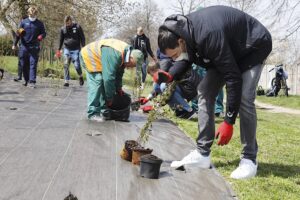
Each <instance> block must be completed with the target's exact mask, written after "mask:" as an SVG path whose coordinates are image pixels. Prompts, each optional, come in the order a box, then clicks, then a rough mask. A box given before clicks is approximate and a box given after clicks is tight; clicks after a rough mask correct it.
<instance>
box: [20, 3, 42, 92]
mask: <svg viewBox="0 0 300 200" xmlns="http://www.w3.org/2000/svg"><path fill="white" fill-rule="evenodd" d="M37 14H38V9H37V8H36V7H34V6H32V7H30V8H29V9H28V18H26V19H24V20H22V21H21V23H20V25H19V30H22V31H19V33H20V34H18V35H17V39H16V40H15V42H14V46H16V45H17V43H18V42H19V40H21V44H20V52H19V56H20V65H21V67H22V69H23V75H24V80H25V83H24V86H27V85H28V86H29V87H31V88H35V84H36V72H37V64H38V59H39V51H40V42H41V41H42V40H43V39H44V38H45V37H46V31H45V26H44V24H43V22H41V21H40V20H38V19H37ZM26 63H29V65H27V64H26Z"/></svg>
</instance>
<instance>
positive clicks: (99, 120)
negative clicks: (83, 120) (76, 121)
mask: <svg viewBox="0 0 300 200" xmlns="http://www.w3.org/2000/svg"><path fill="white" fill-rule="evenodd" d="M89 120H91V121H95V122H105V118H104V117H102V116H99V115H93V116H91V117H90V118H89Z"/></svg>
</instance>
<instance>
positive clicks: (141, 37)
mask: <svg viewBox="0 0 300 200" xmlns="http://www.w3.org/2000/svg"><path fill="white" fill-rule="evenodd" d="M132 46H133V48H134V49H138V50H140V51H142V52H143V54H144V64H143V66H142V69H136V70H137V76H138V77H140V74H142V77H141V78H139V79H141V89H144V84H145V80H146V76H147V66H148V63H149V62H148V54H149V55H150V56H151V58H152V59H153V61H154V62H157V60H156V58H155V56H154V54H153V52H152V49H151V44H150V41H149V38H148V37H147V36H146V35H145V34H144V30H143V28H142V27H138V28H137V35H136V36H135V37H134V39H133V44H132Z"/></svg>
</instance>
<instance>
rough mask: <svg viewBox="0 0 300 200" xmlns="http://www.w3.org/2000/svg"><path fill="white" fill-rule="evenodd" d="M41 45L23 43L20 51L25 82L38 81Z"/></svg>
mask: <svg viewBox="0 0 300 200" xmlns="http://www.w3.org/2000/svg"><path fill="white" fill-rule="evenodd" d="M39 52H40V47H39V46H28V47H25V46H23V45H21V47H20V52H19V57H20V58H19V59H20V66H21V68H22V69H23V75H24V80H25V82H30V83H35V82H36V71H37V64H38V61H39Z"/></svg>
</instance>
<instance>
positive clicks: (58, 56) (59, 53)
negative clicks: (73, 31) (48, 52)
mask: <svg viewBox="0 0 300 200" xmlns="http://www.w3.org/2000/svg"><path fill="white" fill-rule="evenodd" d="M55 56H56V57H57V58H60V57H61V52H60V50H57V51H56V53H55Z"/></svg>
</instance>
